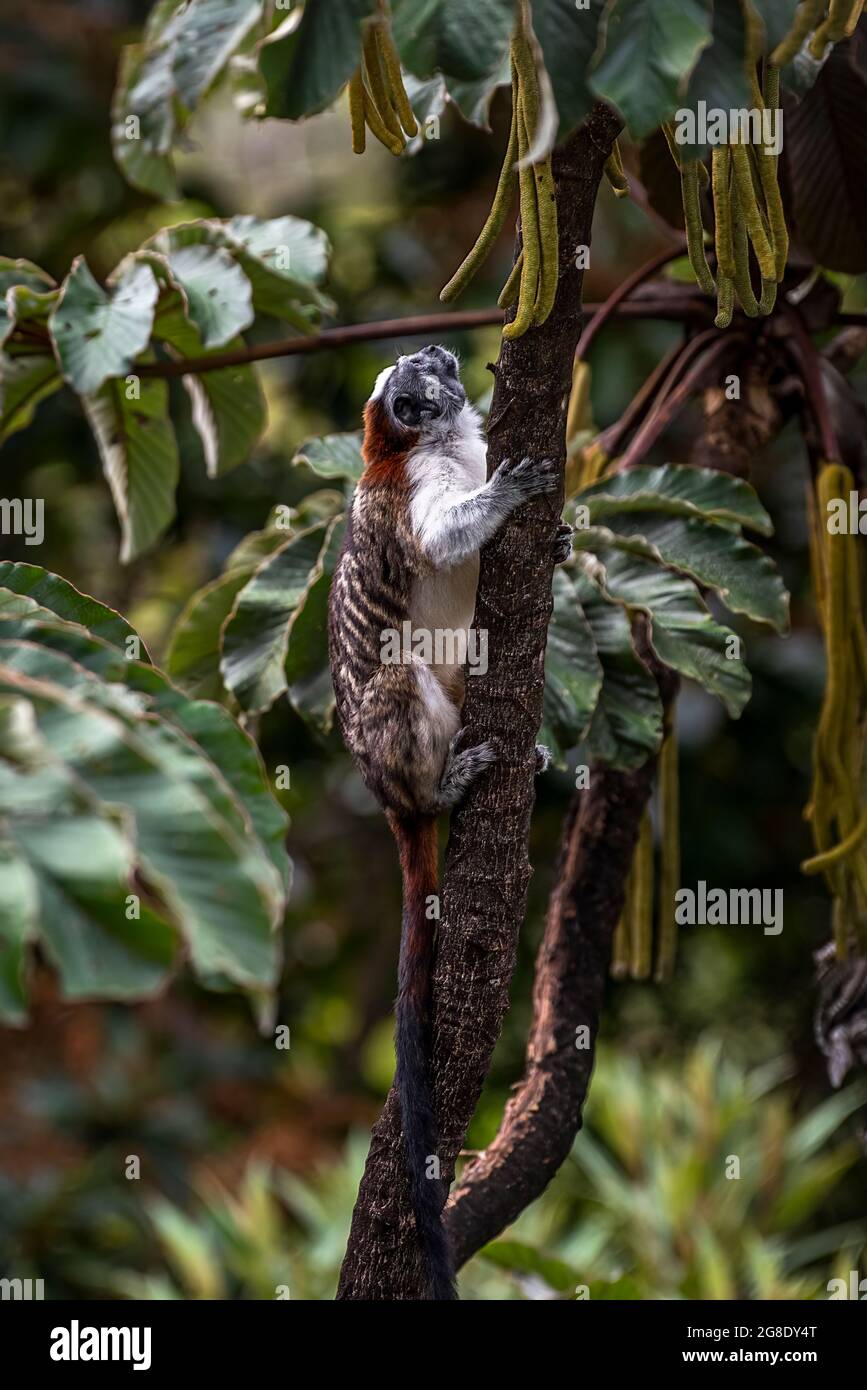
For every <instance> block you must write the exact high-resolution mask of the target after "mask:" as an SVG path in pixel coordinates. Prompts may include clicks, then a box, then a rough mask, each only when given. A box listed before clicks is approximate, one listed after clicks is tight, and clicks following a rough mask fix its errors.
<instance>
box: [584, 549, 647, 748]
mask: <svg viewBox="0 0 867 1390" xmlns="http://www.w3.org/2000/svg"><path fill="white" fill-rule="evenodd" d="M571 577H572V582H573V584H574V587H575V595H576V599H577V601H578V603H580V605H581V608H582V611H583V613H584V616H585V618H586V619H587V622H588V623H589V624H590V629H591V631H592V633H593V641H594V643H595V646H596V651H597V654H598V657H599V660H600V662H601V664H602V671H603V681H602V689H601V691H600V694H599V700H598V703H597V705H596V709H595V711H594V713H593V720H592V722H591V725H590V729H589V732H588V734H587V746H588V749H589V752H590V755H591V757H593V758H594V759H596V760H597V761H599V762H604V763H605V764H606V765H607V766H608V767H615V768H623V769H628V768H631V767H640V766H641V764H642V763H643V762H646V761H647V759H648V758H649V757H650V756H651V754H653V753H655V752H656V751H657V749H658V748H659V746H660V744H661V742H662V702H661V700H660V698H659V690H658V688H657V684H656V681H655V680H654V679H653V677H652V676H651V674H650V672H649V671H648V670H647V667H646V666H645V665H644V663H643V662H642V661H640V660H639V658H638V656H637V655H636V653H635V648H634V646H633V644H632V631H631V625H630V622H629V618H628V617H627V615H626V612H625V611H624V609H623V608H622V607H621V606H620V604H616V603H611V602H610V601H609V600H608V599H607V598H605V597H604V596H603V595H602V594H601V593H600V591H599V589H598V588H597V587H596V585H595V584H593V583H592V581H591V580H590V579H588V578H587V576H586V575H585V574H582V573H577V574H574V575H573V576H571Z"/></svg>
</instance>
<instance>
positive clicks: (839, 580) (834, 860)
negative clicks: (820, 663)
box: [801, 461, 867, 954]
mask: <svg viewBox="0 0 867 1390" xmlns="http://www.w3.org/2000/svg"><path fill="white" fill-rule="evenodd" d="M854 488H855V484H854V479H853V477H852V474H851V472H850V471H849V469H848V468H846V467H844V465H842V464H840V463H836V462H833V461H831V462H825V463H823V464H821V465H820V467H819V470H818V475H817V478H816V485H815V497H814V498H811V505H810V509H809V515H810V525H811V532H812V534H811V546H810V557H811V564H812V568H813V584H814V592H815V595H816V603H817V607H818V609H819V616H820V619H821V624H822V630H823V633H824V638H825V654H826V677H825V693H824V698H823V701H822V710H821V714H820V716H819V724H818V728H817V730H816V736H815V739H814V748H813V787H812V794H811V798H810V803H809V805H808V806H807V808H806V811H805V815H806V817H807V819H808V820H809V821H810V824H811V827H812V831H813V840H814V843H815V846H816V853H815V854H814V855H813V856H812V858H810V859H808V860H806V861H805V862H804V863H803V864H802V865H801V868H802V870H803V872H804V873H806V874H819V873H821V874H824V876H825V881H826V883H827V885H828V888H829V890H830V892H831V893H832V895H833V897H834V899H835V908H834V921H835V939H836V941H837V949H838V952H839V953H840V954H843V953H845V951H846V950H847V949H848V947H849V945H851V944H852V942H853V941H859V942H860V943H861V945H862V948H863V947H864V946H865V945H867V797H865V791H864V788H865V777H864V772H865V756H864V755H865V733H867V632H865V627H864V615H863V610H862V585H863V576H862V572H861V570H862V566H861V558H860V554H859V545H858V537H857V535H854V534H852V533H851V532H850V531H849V530H848V529H841V530H840V531H839V533H838V532H836V531H835V532H832V531H831V530H830V528H829V519H830V516H831V511H833V510H834V509H835V508H839V507H840V506H841V505H842V506H843V507H844V509H845V510H846V511H848V505H849V497H850V494H851V493H852V492H853V491H854ZM829 506H830V510H829Z"/></svg>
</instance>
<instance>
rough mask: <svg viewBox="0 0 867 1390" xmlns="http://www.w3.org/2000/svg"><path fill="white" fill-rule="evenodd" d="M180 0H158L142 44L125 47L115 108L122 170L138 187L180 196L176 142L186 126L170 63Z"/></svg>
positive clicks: (115, 136) (114, 130)
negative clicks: (174, 152)
mask: <svg viewBox="0 0 867 1390" xmlns="http://www.w3.org/2000/svg"><path fill="white" fill-rule="evenodd" d="M183 9H184V6H183V3H182V0H157V4H156V5H155V6H154V8H153V9H152V10H151V12H150V15H149V16H148V20H147V23H146V25H145V29H144V33H143V35H142V42H141V43H140V44H135V45H131V46H130V47H127V48H125V49H124V50H123V52H122V54H121V59H120V68H119V72H118V80H117V86H116V87H115V92H114V97H113V100H112V109H111V117H112V120H111V144H112V152H113V154H114V157H115V160H116V162H117V165H118V168H119V169H120V170H121V171H122V172H123V174H124V176H125V177H126V178H127V179H128V180H129V182H130V183H131V184H133V186H134V187H135V188H140V189H142V190H143V191H144V192H145V193H152V194H154V196H155V197H157V198H174V197H176V196H177V185H176V183H175V174H174V168H173V166H172V161H171V151H172V146H173V144H174V142H175V140H176V138H177V135H178V132H179V129H180V126H181V124H182V119H181V114H180V112H179V110H178V106H177V103H176V101H175V85H174V78H173V76H172V64H173V62H174V55H175V42H176V40H177V36H178V33H179V32H180V27H181V24H182V22H183Z"/></svg>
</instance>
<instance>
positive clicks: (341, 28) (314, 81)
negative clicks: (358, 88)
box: [259, 0, 376, 121]
mask: <svg viewBox="0 0 867 1390" xmlns="http://www.w3.org/2000/svg"><path fill="white" fill-rule="evenodd" d="M375 10H376V0H329V3H328V4H327V5H323V4H316V3H311V4H306V5H305V6H304V11H303V13H302V15H301V22H300V24H297V23H295V22H294V21H295V19H296V18H297V16H296V15H292V16H290V19H289V21H288V22H287V23H286V24H283V25H281V26H280V28H279V29H278V30H276V32H275V33H274V34H272V35H269V37H268V38H266V39H265V40H264V41H263V43H262V46H261V47H260V49H259V71H260V72H261V74H262V77H263V78H264V81H265V87H266V92H267V106H266V110H265V115H266V116H282V117H284V118H287V119H288V120H291V121H297V120H300V119H301V117H302V116H309V115H312V113H313V112H314V111H322V110H323V109H324V108H325V107H326V106H330V105H331V103H332V101H334V99H335V97H336V96H337V95H338V93H339V92H340V91H341V89H342V88H343V87H344V86H345V85H346V83H347V82H348V81H349V79H350V77H351V76H352V74H353V72H354V71H355V69H356V68H357V67H358V63H359V59H360V56H361V24H362V20H364V19H366V18H367V17H368V16H369V15H372V14H373V13H374V11H375Z"/></svg>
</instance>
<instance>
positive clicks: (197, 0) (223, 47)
mask: <svg viewBox="0 0 867 1390" xmlns="http://www.w3.org/2000/svg"><path fill="white" fill-rule="evenodd" d="M261 14H262V0H190V4H189V5H188V7H187V9H186V10H185V11H184V13H183V16H182V23H181V27H180V30H179V33H178V38H177V44H176V46H175V52H174V60H173V63H172V74H173V77H174V83H175V87H176V89H177V92H178V95H179V96H180V98H181V101H182V102H183V103H184V105H185V106H187V107H189V108H190V109H191V110H192V109H193V108H194V107H195V106H197V105H198V103H199V101H200V100H201V98H202V97H203V96H204V95H205V93H206V92H207V91H208V89H209V88H210V87H211V86H212V85H213V83H214V82H215V81H216V80H217V78H218V77H219V75H220V73H221V72H222V71H223V69H224V68H225V66H226V64H227V63H228V61H229V59H230V58H231V56H232V54H233V53H234V52H235V49H236V48H238V47H239V46H240V44H241V43H242V41H243V39H244V38H245V37H246V35H247V34H248V33H249V31H250V30H251V29H252V28H253V25H254V24H255V23H256V21H257V20H258V19H259V18H260V16H261Z"/></svg>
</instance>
